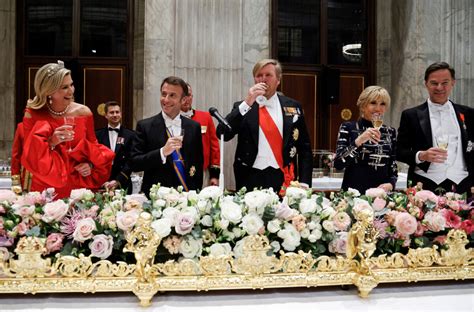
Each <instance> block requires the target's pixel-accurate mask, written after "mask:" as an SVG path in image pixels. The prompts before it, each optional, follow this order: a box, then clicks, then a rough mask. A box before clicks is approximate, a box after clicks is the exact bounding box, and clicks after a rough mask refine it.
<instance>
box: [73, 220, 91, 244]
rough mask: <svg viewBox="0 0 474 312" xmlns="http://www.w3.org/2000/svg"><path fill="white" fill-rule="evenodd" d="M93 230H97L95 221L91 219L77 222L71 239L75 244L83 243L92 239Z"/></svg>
mask: <svg viewBox="0 0 474 312" xmlns="http://www.w3.org/2000/svg"><path fill="white" fill-rule="evenodd" d="M95 230H97V228H96V226H95V221H94V220H93V219H92V218H84V219H81V220H79V221H77V223H76V228H75V229H74V233H72V237H73V239H74V240H75V241H76V242H80V243H83V242H85V241H86V240H88V239H91V238H92V236H93V234H92V232H93V231H95Z"/></svg>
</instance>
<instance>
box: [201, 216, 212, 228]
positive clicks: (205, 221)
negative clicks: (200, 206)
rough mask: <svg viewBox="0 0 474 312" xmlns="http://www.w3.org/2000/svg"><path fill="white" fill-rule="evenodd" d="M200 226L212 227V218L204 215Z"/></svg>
mask: <svg viewBox="0 0 474 312" xmlns="http://www.w3.org/2000/svg"><path fill="white" fill-rule="evenodd" d="M201 224H202V225H204V226H207V227H211V226H212V217H211V216H210V215H205V216H204V217H202V219H201Z"/></svg>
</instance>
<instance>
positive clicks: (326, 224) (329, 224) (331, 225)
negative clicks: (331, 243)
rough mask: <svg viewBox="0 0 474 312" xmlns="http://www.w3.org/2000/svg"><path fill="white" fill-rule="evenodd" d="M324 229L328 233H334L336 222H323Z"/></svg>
mask: <svg viewBox="0 0 474 312" xmlns="http://www.w3.org/2000/svg"><path fill="white" fill-rule="evenodd" d="M323 228H324V229H325V230H326V231H328V232H329V233H334V232H335V229H334V222H332V221H329V220H324V221H323Z"/></svg>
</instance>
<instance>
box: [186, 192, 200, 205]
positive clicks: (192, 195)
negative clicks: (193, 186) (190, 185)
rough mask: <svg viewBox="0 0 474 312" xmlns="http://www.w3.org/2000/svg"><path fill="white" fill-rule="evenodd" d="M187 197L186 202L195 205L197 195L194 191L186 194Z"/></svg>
mask: <svg viewBox="0 0 474 312" xmlns="http://www.w3.org/2000/svg"><path fill="white" fill-rule="evenodd" d="M187 197H188V201H190V202H192V203H195V202H197V200H198V195H197V193H196V191H189V192H188V194H187Z"/></svg>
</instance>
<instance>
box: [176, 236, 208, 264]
mask: <svg viewBox="0 0 474 312" xmlns="http://www.w3.org/2000/svg"><path fill="white" fill-rule="evenodd" d="M178 249H179V252H180V253H181V254H182V255H183V256H184V257H185V258H188V259H192V258H196V257H199V256H200V255H201V253H202V239H195V238H194V237H192V236H191V235H186V236H185V237H184V239H183V241H182V242H181V244H180V245H179V248H178Z"/></svg>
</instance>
